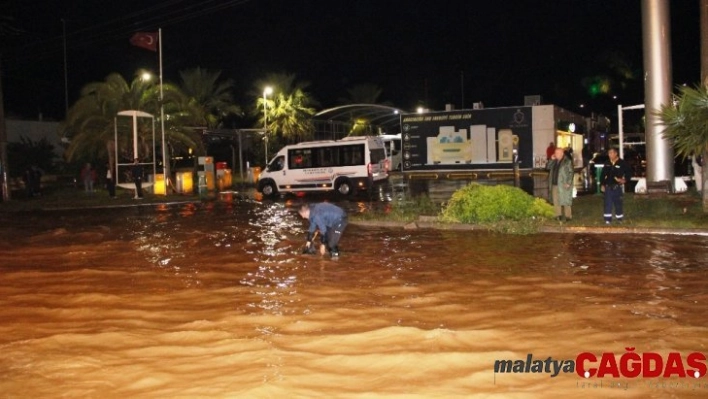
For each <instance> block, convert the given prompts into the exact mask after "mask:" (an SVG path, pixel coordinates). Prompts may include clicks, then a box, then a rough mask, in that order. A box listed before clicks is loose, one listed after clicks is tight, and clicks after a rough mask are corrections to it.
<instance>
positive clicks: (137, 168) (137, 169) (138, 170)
mask: <svg viewBox="0 0 708 399" xmlns="http://www.w3.org/2000/svg"><path fill="white" fill-rule="evenodd" d="M130 173H131V175H132V176H133V182H134V183H135V199H142V198H143V165H141V164H140V160H139V159H138V158H135V162H133V166H132V168H131V169H130Z"/></svg>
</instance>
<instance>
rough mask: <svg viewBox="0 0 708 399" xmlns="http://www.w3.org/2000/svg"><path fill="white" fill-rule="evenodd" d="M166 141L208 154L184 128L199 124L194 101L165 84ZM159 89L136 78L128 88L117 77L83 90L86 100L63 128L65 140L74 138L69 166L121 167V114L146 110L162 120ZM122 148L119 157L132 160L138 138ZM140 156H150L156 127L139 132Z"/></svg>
mask: <svg viewBox="0 0 708 399" xmlns="http://www.w3.org/2000/svg"><path fill="white" fill-rule="evenodd" d="M163 91H164V100H163V104H164V108H165V128H166V130H165V137H166V140H168V141H170V143H171V144H172V145H176V146H184V147H189V148H196V149H197V150H198V151H201V152H203V146H202V144H201V141H200V140H199V138H198V136H197V134H196V133H195V132H193V131H190V130H185V129H184V128H182V126H184V125H185V124H187V125H189V123H190V121H192V120H193V116H192V114H191V113H190V112H189V110H188V108H187V104H188V101H187V100H186V97H185V96H184V94H182V92H181V91H180V90H179V88H177V87H175V86H173V85H170V84H165V85H163ZM159 98H160V96H159V87H158V86H157V85H155V84H154V83H152V82H150V81H148V80H143V79H141V78H139V77H137V76H136V78H134V79H133V81H132V82H130V83H128V82H127V81H126V80H125V79H124V78H123V77H122V76H121V75H120V74H117V73H112V74H110V75H108V77H106V79H105V81H103V82H93V83H89V84H87V85H86V86H84V88H83V89H82V90H81V97H80V98H79V99H78V100H77V101H76V103H74V104H73V105H72V106H71V108H70V109H69V113H68V115H67V119H66V121H65V122H64V124H63V126H62V130H63V132H62V133H63V136H64V137H67V138H70V140H71V144H70V145H69V147H68V148H67V151H66V154H65V156H66V158H67V160H68V161H72V160H76V159H97V158H98V159H107V160H108V162H109V164H110V165H114V164H115V159H114V149H115V145H116V143H115V142H114V128H115V127H114V120H115V116H116V115H117V113H118V112H119V111H123V110H141V111H145V112H148V113H150V114H153V115H159V110H160V100H159ZM119 140H120V142H119V143H118V148H121V149H125V150H122V151H121V152H120V153H119V156H121V157H123V158H126V159H130V158H132V150H131V149H132V146H131V145H130V144H129V143H130V142H131V141H132V137H127V136H124V137H123V138H119ZM138 140H139V153H140V154H148V153H150V147H151V145H152V126H151V125H148V124H147V123H146V122H145V121H141V123H140V124H139V126H138Z"/></svg>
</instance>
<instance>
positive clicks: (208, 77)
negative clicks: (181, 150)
mask: <svg viewBox="0 0 708 399" xmlns="http://www.w3.org/2000/svg"><path fill="white" fill-rule="evenodd" d="M220 76H221V71H208V70H206V69H201V68H194V69H189V70H186V71H181V72H180V77H181V78H182V83H181V84H180V88H181V89H182V92H183V93H184V94H185V95H186V96H187V97H188V99H189V104H188V105H189V109H190V110H191V113H192V116H193V119H194V120H195V121H196V122H198V124H199V125H200V126H206V127H207V128H210V129H215V128H219V127H221V126H222V124H223V122H224V119H225V118H226V117H228V116H230V115H240V114H241V113H242V112H241V108H240V107H239V106H238V105H236V104H234V97H233V94H232V89H233V87H234V83H233V80H231V79H229V80H224V81H219V77H220Z"/></svg>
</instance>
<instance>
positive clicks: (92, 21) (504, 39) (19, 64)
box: [0, 0, 700, 127]
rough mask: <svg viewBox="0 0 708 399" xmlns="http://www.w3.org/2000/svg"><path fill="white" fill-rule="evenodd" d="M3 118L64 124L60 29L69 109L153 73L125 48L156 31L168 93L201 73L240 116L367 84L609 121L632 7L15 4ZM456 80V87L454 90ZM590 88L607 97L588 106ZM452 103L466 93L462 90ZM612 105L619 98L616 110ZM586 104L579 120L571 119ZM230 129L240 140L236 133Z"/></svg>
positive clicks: (261, 0) (427, 97)
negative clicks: (273, 79) (294, 80)
mask: <svg viewBox="0 0 708 399" xmlns="http://www.w3.org/2000/svg"><path fill="white" fill-rule="evenodd" d="M0 4H1V7H0V10H1V11H2V15H3V16H5V17H10V18H12V19H11V20H9V21H8V20H7V19H3V21H2V22H3V28H2V32H3V37H2V42H0V51H2V68H3V85H4V96H5V108H6V112H7V114H8V115H12V116H19V117H30V118H36V117H37V115H38V114H39V113H40V112H41V113H42V114H43V115H44V117H45V118H53V119H61V118H63V116H64V58H63V47H62V43H63V40H62V21H61V20H62V18H63V19H64V20H65V21H66V32H67V35H66V39H67V47H68V51H67V56H68V57H67V60H68V62H67V65H68V80H69V100H70V103H71V102H73V101H75V100H76V99H77V98H78V96H79V91H80V88H81V87H82V86H83V85H85V84H86V83H89V82H91V81H100V80H103V79H104V78H105V76H106V75H108V74H109V73H111V72H119V73H121V74H122V75H123V76H124V77H126V78H128V79H129V80H130V79H131V78H132V76H133V75H134V73H135V72H136V70H137V69H139V68H147V69H151V70H153V71H157V70H158V63H157V56H156V54H155V53H152V52H150V51H147V50H143V49H140V48H138V47H134V46H131V45H130V43H129V38H130V36H131V35H132V33H133V32H135V31H151V30H156V29H157V28H158V27H162V29H163V52H164V53H163V60H164V76H165V80H166V81H173V82H177V81H178V78H179V75H178V72H179V71H180V70H184V69H188V68H194V67H197V66H200V67H202V68H207V69H218V70H222V71H223V75H224V76H225V77H228V78H231V79H233V80H234V81H235V82H236V88H237V89H236V93H235V94H236V96H237V100H238V101H239V103H240V104H241V105H242V106H245V107H247V106H249V105H250V104H252V102H253V101H254V99H253V94H251V93H253V92H254V90H255V88H254V86H253V82H254V81H256V80H258V79H262V78H263V76H264V75H265V74H266V73H269V72H287V73H294V74H296V75H297V77H298V80H301V81H307V82H310V84H311V85H310V86H309V89H308V91H309V92H310V93H311V94H312V95H313V96H314V97H315V99H317V100H318V101H319V103H320V104H321V106H320V108H326V107H330V106H333V105H336V104H337V100H338V99H339V98H341V97H345V96H346V89H348V88H351V87H352V86H354V85H357V84H362V83H373V84H376V85H378V86H380V87H381V88H382V89H383V95H382V97H381V101H386V102H389V103H390V104H391V105H394V106H397V107H400V108H403V109H406V110H413V109H415V108H416V107H417V106H418V105H424V106H426V107H428V108H430V109H444V106H445V104H446V103H454V104H455V105H456V107H457V108H459V107H460V105H461V103H462V93H463V91H464V105H465V106H466V107H467V108H470V107H471V106H472V102H476V101H482V102H483V103H484V105H485V106H486V107H496V106H511V105H518V104H522V103H523V97H524V95H530V94H540V95H542V97H543V101H544V103H554V104H558V105H560V106H563V107H565V108H568V109H570V110H574V111H579V112H581V113H585V114H587V113H589V112H590V111H596V112H604V113H606V114H608V115H610V116H611V114H612V110H613V109H616V105H615V104H616V103H617V101H619V102H621V103H623V104H625V105H629V104H637V103H641V102H642V101H643V81H642V73H643V72H642V48H641V5H640V4H641V3H640V1H639V0H613V1H610V0H583V1H580V0H548V1H525V0H507V1H493V2H492V1H471V0H466V1H465V0H438V1H420V0H418V1H416V0H408V1H400V0H359V1H353V0H349V1H345V0H326V1H325V0H297V1H295V0H250V1H248V0H207V1H199V2H195V1H189V0H160V1H153V2H146V1H135V0H125V1H109V2H107V1H97V0H82V1H78V0H74V1H68V0H42V1H40V0H25V1H12V2H7V1H5V2H3V3H0ZM671 13H672V15H671V21H672V22H671V23H672V42H673V47H672V52H673V68H674V83H675V84H682V83H688V84H691V85H692V84H695V83H697V82H698V81H699V78H700V75H699V74H700V65H699V62H700V60H699V56H700V54H699V22H698V0H681V1H672V2H671ZM463 76H464V78H462V77H463ZM597 77H604V78H605V80H607V79H609V80H610V81H611V83H612V84H611V85H610V86H609V88H608V90H607V92H606V93H599V94H596V95H594V96H593V95H591V93H590V88H591V86H592V82H594V81H597ZM463 89H464V90H463ZM612 96H617V97H618V98H617V100H615V99H613V98H612ZM580 104H585V108H582V109H581V108H579V106H580ZM234 127H240V126H234Z"/></svg>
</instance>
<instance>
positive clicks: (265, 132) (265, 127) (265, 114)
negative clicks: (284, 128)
mask: <svg viewBox="0 0 708 399" xmlns="http://www.w3.org/2000/svg"><path fill="white" fill-rule="evenodd" d="M271 94H273V88H272V87H270V86H266V88H265V89H264V90H263V136H264V142H263V145H264V146H265V163H266V165H268V99H267V97H268V96H269V95H271Z"/></svg>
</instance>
